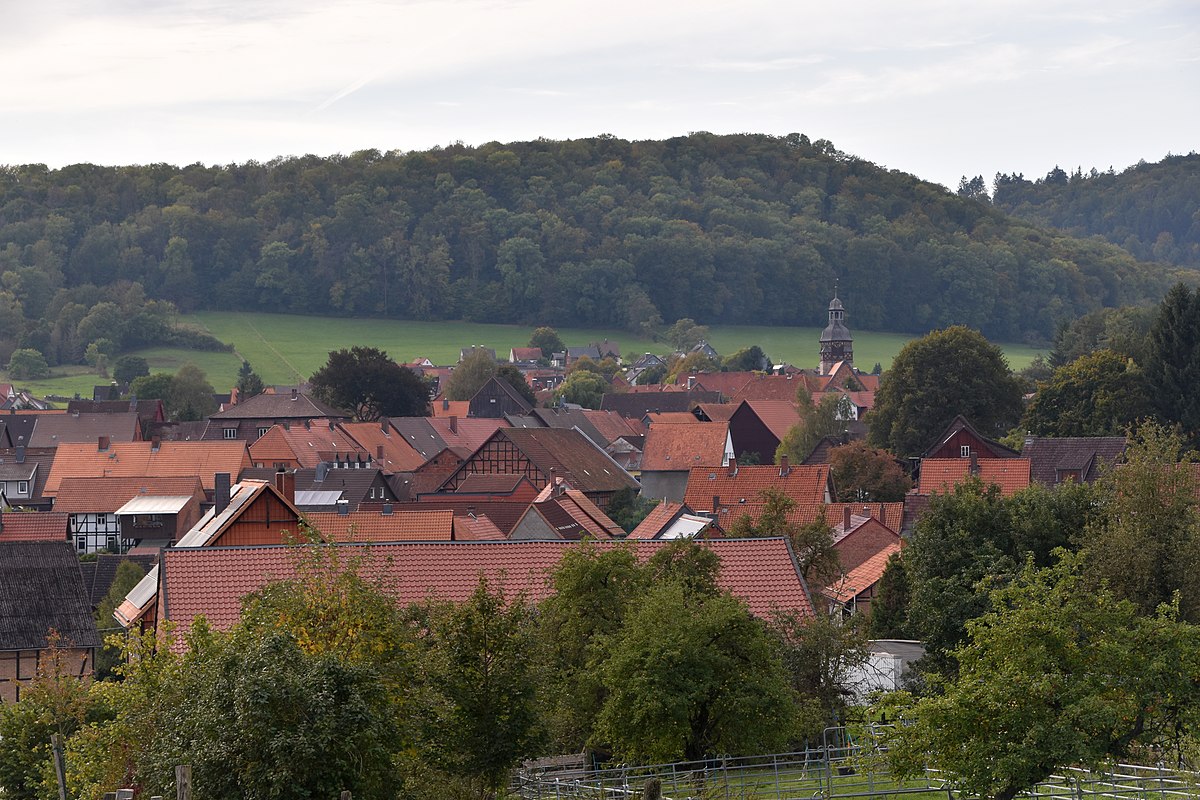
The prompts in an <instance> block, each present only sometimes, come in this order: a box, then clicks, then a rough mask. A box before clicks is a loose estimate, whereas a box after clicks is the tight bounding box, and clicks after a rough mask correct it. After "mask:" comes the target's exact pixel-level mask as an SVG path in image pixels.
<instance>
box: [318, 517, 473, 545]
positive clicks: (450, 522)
mask: <svg viewBox="0 0 1200 800" xmlns="http://www.w3.org/2000/svg"><path fill="white" fill-rule="evenodd" d="M305 518H306V519H307V520H308V523H309V524H310V525H311V526H312V527H313V528H314V529H315V530H317V531H320V533H321V536H322V538H324V539H325V540H326V541H334V542H449V541H452V540H453V538H454V512H453V511H450V510H443V511H428V510H420V511H395V510H394V511H393V512H392V513H391V514H380V513H377V512H370V511H354V512H351V513H349V514H337V513H309V514H306V515H305Z"/></svg>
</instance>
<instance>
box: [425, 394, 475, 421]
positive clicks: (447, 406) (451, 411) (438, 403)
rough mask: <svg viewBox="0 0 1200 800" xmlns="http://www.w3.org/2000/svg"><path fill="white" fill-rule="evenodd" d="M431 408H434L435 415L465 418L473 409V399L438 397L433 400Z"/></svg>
mask: <svg viewBox="0 0 1200 800" xmlns="http://www.w3.org/2000/svg"><path fill="white" fill-rule="evenodd" d="M430 408H432V409H433V416H434V417H437V418H441V417H458V418H459V419H465V418H466V416H467V412H469V411H470V410H471V401H470V400H445V399H442V398H438V399H436V400H434V401H433V403H432V404H431V406H430Z"/></svg>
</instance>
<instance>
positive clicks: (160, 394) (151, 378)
mask: <svg viewBox="0 0 1200 800" xmlns="http://www.w3.org/2000/svg"><path fill="white" fill-rule="evenodd" d="M171 381H172V378H171V375H170V374H169V373H166V372H156V373H154V374H153V375H142V376H140V377H137V378H134V379H133V383H131V384H129V394H130V395H132V396H133V397H136V398H138V399H139V400H162V401H164V403H165V402H166V399H167V397H168V396H169V395H170V393H171Z"/></svg>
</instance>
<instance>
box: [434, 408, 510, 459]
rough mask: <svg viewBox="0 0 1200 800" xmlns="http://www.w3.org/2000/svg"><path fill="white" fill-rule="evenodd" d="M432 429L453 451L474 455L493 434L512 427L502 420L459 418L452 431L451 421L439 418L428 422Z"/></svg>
mask: <svg viewBox="0 0 1200 800" xmlns="http://www.w3.org/2000/svg"><path fill="white" fill-rule="evenodd" d="M428 422H429V425H430V427H432V428H433V430H434V432H435V433H437V435H438V436H440V437H442V441H444V442H445V443H446V446H447V447H449V448H451V449H452V450H463V451H465V452H466V454H467V455H470V454H471V453H474V452H475V451H476V450H478V449H479V447H480V445H482V444H483V443H484V442H486V441H487V440H488V439H489V438H490V437H491V435H492V434H493V433H495V432H496V431H498V430H499V429H501V428H509V427H511V426H510V425H509V424H508V422H507V421H506V420H502V419H478V418H475V417H471V418H467V417H459V418H458V420H457V421H456V422H455V423H454V429H453V430H451V425H450V420H449V419H448V418H444V417H439V418H437V419H430V420H428Z"/></svg>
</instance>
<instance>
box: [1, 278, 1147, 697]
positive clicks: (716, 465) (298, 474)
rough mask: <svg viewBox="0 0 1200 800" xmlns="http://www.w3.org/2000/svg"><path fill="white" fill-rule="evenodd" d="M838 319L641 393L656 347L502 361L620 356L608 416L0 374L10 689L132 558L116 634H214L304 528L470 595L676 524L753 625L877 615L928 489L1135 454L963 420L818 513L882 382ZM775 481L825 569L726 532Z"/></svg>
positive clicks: (509, 400) (505, 388) (490, 398)
mask: <svg viewBox="0 0 1200 800" xmlns="http://www.w3.org/2000/svg"><path fill="white" fill-rule="evenodd" d="M845 313H846V310H845V309H844V308H843V306H842V303H841V301H840V300H838V299H837V298H836V297H835V298H834V300H833V301H832V302H831V303H830V306H829V320H828V325H827V327H826V328H825V330H824V331H823V333H822V335H821V337H820V341H819V343H817V344H818V347H819V361H818V366H817V367H815V368H801V367H795V366H791V365H773V366H774V368H773V369H770V370H754V371H743V372H698V373H689V372H681V373H679V374H678V375H677V376H676V377H675V380H674V381H673V382H671V383H668V384H653V385H639V384H638V382H637V378H638V376H639V375H640V374H641V373H643V372H644V371H645V370H647V369H650V368H652V367H656V366H659V365H661V364H662V359H660V358H658V357H657V356H654V355H648V354H647V355H640V356H638V357H635V358H632V359H630V358H629V357H628V354H622V353H621V352H620V348H619V347H618V345H617V344H616V343H614V342H608V341H604V342H598V343H594V344H592V345H590V346H588V347H586V348H575V347H571V348H567V349H566V350H565V351H564V352H561V353H555V354H554V356H553V357H552V358H551V359H550V363H549V365H547V364H546V363H545V360H544V359H542V354H541V352H540V350H538V349H537V348H513V349H512V350H511V351H510V352H509V353H508V354H507V355H508V361H509V362H511V363H512V364H513V365H515V366H516V367H517V368H518V369H519V370H520V371H521V372H522V374H523V375H524V376H525V377H526V380H527V381H528V383H529V385H530V387H531V388H532V389H533V390H534V391H535V392H536V393H538V396H539V399H540V398H546V397H549V395H550V392H552V390H553V389H555V388H556V387H557V386H559V384H560V383H561V382H562V381H563V378H564V375H565V374H566V372H567V370H568V369H569V368H570V366H571V365H572V363H573V362H575V361H577V360H578V359H580V358H583V357H585V356H586V357H589V358H591V359H593V360H594V361H597V362H599V361H602V360H604V359H607V358H612V359H615V360H618V361H621V360H622V359H625V361H622V364H623V366H624V367H625V369H624V372H623V373H622V376H620V377H617V378H615V379H614V383H616V384H618V386H617V387H616V388H617V390H614V391H612V392H611V393H608V394H605V395H604V397H603V401H602V404H601V406H600V408H599V409H598V410H592V409H586V408H579V407H571V406H566V405H561V404H559V405H556V406H551V407H534V406H533V405H531V404H530V403H529V402H528V400H527V399H526V398H525V397H523V396H522V395H521V394H520V393H518V392H516V391H515V390H514V389H513V388H512V386H511V385H509V384H507V383H506V382H505V381H503V380H500V379H499V378H492V379H490V380H489V381H488V382H487V383H486V384H484V385H483V387H482V388H481V389H480V390H479V391H478V392H477V393H476V394H475V396H474V397H472V398H471V399H470V400H464V401H451V400H448V399H445V398H444V397H443V396H442V393H441V391H440V388H439V384H441V385H444V383H445V382H446V380H447V379H448V377H449V376H450V375H451V373H452V371H453V369H454V367H452V366H436V365H434V364H432V363H431V362H429V361H428V360H426V359H419V360H417V361H415V362H414V363H411V364H408V365H407V366H408V367H410V368H411V369H413V370H414V371H416V372H418V373H419V374H421V375H423V376H424V377H426V378H427V379H428V380H430V382H431V384H432V385H433V386H434V387H435V388H434V393H435V395H434V399H433V402H432V412H433V413H432V416H429V417H405V418H383V419H380V420H378V421H374V422H355V421H352V418H351V415H350V414H349V413H348V412H346V411H343V410H339V409H335V408H330V407H328V406H326V405H324V404H323V403H321V402H319V401H318V400H316V399H315V398H313V397H311V396H309V394H308V393H307V392H306V390H305V387H304V386H290V387H269V388H268V390H267V391H266V392H264V393H262V394H259V395H256V396H254V397H251V398H248V399H241V398H239V397H238V396H237V394H236V392H234V393H233V394H232V395H229V396H224V397H221V398H219V400H220V401H221V405H220V410H219V411H218V412H216V413H214V414H212V415H211V416H210V417H209V418H208V419H207V420H203V421H200V422H195V423H171V422H168V421H167V419H166V417H165V414H164V409H163V405H162V402H161V401H158V400H142V401H139V400H131V399H116V398H112V397H110V396H109V392H110V389H109V387H97V397H96V398H94V399H92V400H79V401H74V402H71V403H70V404H68V406H67V407H66V408H65V409H61V410H47V409H44V408H35V407H31V406H33V405H34V404H33V403H32V402H25V400H22V397H23V395H22V393H21V392H20V391H19V390H17V389H15V388H14V387H11V386H0V394H2V395H3V404H4V405H3V407H2V409H0V494H2V497H0V618H2V619H4V620H5V622H6V624H5V625H3V626H0V700H3V701H7V702H11V701H13V700H15V699H18V698H19V696H20V693H21V688H22V686H23V685H25V684H27V682H28V681H29V680H31V679H32V678H33V677H34V675H35V673H36V670H37V667H38V664H39V661H40V659H42V658H43V657H44V652H45V649H46V647H47V634H48V632H49V631H51V630H55V631H57V632H58V633H59V634H60V635H61V637H62V641H63V642H65V643H69V649H70V653H71V657H72V664H73V669H75V670H76V671H77V672H78V674H79V675H81V676H87V675H89V674H90V673H91V671H92V669H93V663H94V659H95V654H96V649H97V647H98V646H99V644H100V635H99V633H98V631H97V626H96V624H95V622H94V621H93V611H94V609H95V607H96V605H97V604H98V603H99V602H100V600H101V599H102V598H104V597H105V595H106V594H107V593H108V589H109V586H110V585H111V583H112V581H113V577H114V574H115V572H116V569H117V566H118V564H120V563H121V562H122V561H126V560H132V561H134V562H136V563H137V564H139V565H140V567H141V568H142V569H143V570H144V571H145V577H144V578H143V579H142V581H141V583H140V584H138V585H137V587H136V588H135V589H134V590H133V591H132V592H130V593H129V594H128V595H127V596H126V597H125V599H124V601H123V602H122V603H121V604H120V605H119V607H118V608H117V609H116V612H115V622H114V624H116V622H119V623H120V625H122V626H125V627H126V628H137V629H147V628H154V627H155V626H157V625H161V624H163V623H164V622H166V621H171V622H173V623H176V624H178V625H181V626H184V627H186V626H187V625H189V624H190V623H191V622H192V620H194V619H195V618H196V617H198V616H200V615H203V616H205V617H206V618H207V619H208V620H209V622H210V623H212V624H213V625H215V626H216V627H218V628H228V627H229V626H231V625H232V624H233V623H234V622H235V621H236V618H237V615H238V610H239V602H240V598H242V597H243V596H244V595H246V594H247V593H249V592H252V591H254V590H256V589H258V588H260V587H261V586H262V585H263V584H264V583H265V582H267V581H268V580H272V579H280V578H286V577H287V576H288V575H290V574H292V572H293V571H294V569H295V563H294V561H293V560H292V559H291V558H290V557H289V544H290V543H293V542H295V541H297V540H301V539H303V538H304V537H305V536H306V535H309V534H308V533H307V532H308V531H311V532H312V533H311V535H313V536H315V537H316V538H317V539H318V540H319V541H321V542H324V543H329V544H331V545H336V546H339V547H347V548H363V549H368V550H370V551H371V552H372V553H373V554H377V555H378V556H379V558H377V559H375V560H374V561H373V563H375V564H378V565H380V566H379V569H382V570H385V571H388V572H389V574H390V575H391V577H392V578H395V580H389V581H388V582H387V585H390V586H395V587H397V588H396V592H397V597H396V599H397V601H398V602H402V603H407V602H410V601H419V600H423V599H425V598H427V597H430V596H433V597H438V598H442V599H447V600H461V599H465V598H466V597H467V596H468V595H469V594H470V593H471V592H472V590H473V589H474V588H475V586H476V585H477V582H478V579H479V575H480V574H483V575H485V576H488V577H489V578H491V579H496V580H501V579H502V580H503V581H505V582H506V585H507V586H508V588H509V589H511V590H513V591H524V592H526V593H527V595H528V597H529V598H530V599H532V600H538V599H541V598H542V597H544V596H545V595H546V594H547V593H548V591H549V590H550V588H549V586H548V584H547V580H546V578H547V575H548V574H549V573H550V571H551V570H553V568H554V567H555V565H556V564H557V563H558V561H559V559H560V558H561V557H562V555H563V553H564V552H566V551H567V550H568V549H569V548H571V547H574V546H576V544H575V543H577V542H579V541H581V540H583V539H589V540H592V541H594V542H596V543H597V546H599V547H613V546H630V547H632V548H633V549H634V551H635V552H636V553H637V555H638V557H639V558H646V557H649V555H650V554H652V553H653V552H654V551H655V550H656V549H657V548H660V547H662V546H663V544H664V543H665V542H667V541H670V540H673V539H679V538H692V539H696V540H699V541H701V542H703V544H704V546H706V547H710V548H711V549H712V551H713V552H714V553H715V554H716V555H717V556H718V557H719V559H720V563H721V567H720V575H719V579H720V582H721V584H722V587H723V588H726V589H728V590H730V591H731V592H732V593H734V594H736V595H738V596H740V597H742V598H743V599H744V600H745V601H746V603H747V605H748V606H749V608H750V610H751V611H752V612H753V613H755V614H759V615H762V616H766V615H769V614H770V613H771V612H772V611H774V610H786V611H790V612H794V613H797V614H801V615H812V614H823V613H841V614H855V613H869V609H870V604H871V600H872V597H873V596H874V594H875V591H876V588H877V584H878V582H879V580H880V578H881V576H882V574H883V571H884V568H885V566H886V564H887V562H888V559H889V558H891V557H892V556H893V555H894V554H897V553H901V552H902V551H903V548H904V546H905V537H906V536H907V535H908V534H909V533H910V532H911V530H912V526H913V523H914V521H915V520H916V519H917V518H919V516H920V515H921V513H922V511H923V510H924V509H925V508H926V507H927V505H928V502H929V499H930V497H931V496H932V495H933V494H934V493H937V492H944V491H946V490H947V489H948V488H950V487H953V486H954V485H955V484H957V483H959V482H961V481H962V480H964V479H966V478H968V477H970V476H977V477H979V478H980V479H981V480H982V481H983V482H984V483H985V484H995V485H996V486H998V487H999V489H1000V491H1001V493H1003V494H1005V495H1008V494H1011V493H1013V492H1016V491H1019V490H1020V489H1023V488H1025V487H1027V486H1029V485H1030V484H1031V483H1032V482H1039V483H1043V484H1047V485H1055V484H1058V483H1061V482H1064V481H1092V480H1094V479H1095V478H1096V476H1097V474H1098V470H1099V469H1100V468H1101V467H1102V466H1103V465H1105V464H1107V463H1111V462H1113V461H1114V460H1116V459H1117V458H1119V457H1120V456H1121V454H1122V452H1123V451H1124V449H1125V440H1124V438H1111V437H1110V438H1089V439H1036V438H1031V439H1030V440H1029V441H1028V442H1027V443H1026V445H1025V447H1024V448H1023V450H1022V451H1021V452H1020V453H1017V452H1015V451H1013V450H1011V449H1009V448H1008V447H1006V446H1004V445H1002V444H1000V443H999V442H996V441H993V440H991V439H988V438H986V437H985V436H983V435H981V434H980V433H979V432H978V431H977V430H976V429H975V428H974V427H972V425H971V421H970V420H967V419H964V418H961V417H959V418H957V419H955V420H954V422H953V423H952V424H951V425H950V426H949V427H948V428H947V429H946V430H945V431H944V432H943V433H942V434H941V435H940V436H939V437H937V439H936V440H934V441H931V442H930V443H929V446H928V449H927V450H926V451H925V453H924V454H923V456H922V457H921V458H919V459H914V460H912V463H906V464H904V468H905V469H906V470H910V471H911V472H912V474H913V475H914V477H915V479H916V482H915V486H914V488H913V490H912V491H911V492H909V493H908V494H907V495H906V496H905V498H904V499H903V501H899V502H882V503H881V502H840V503H839V502H834V498H835V496H836V491H835V489H836V487H835V486H834V483H833V479H832V477H831V469H830V453H831V451H832V450H833V449H835V448H836V447H838V446H840V445H843V444H845V443H847V442H849V441H851V440H857V439H861V438H863V437H864V435H865V433H866V423H865V421H864V419H863V417H864V416H865V415H866V413H867V412H868V411H870V410H871V408H872V406H873V403H874V396H875V392H876V390H877V389H878V388H879V375H877V374H868V373H865V372H863V371H860V370H859V369H857V368H856V367H855V364H854V354H853V337H852V335H851V333H850V330H849V329H848V327H847V326H846V323H845ZM697 347H698V348H700V349H701V350H703V349H704V348H708V349H710V350H711V348H710V347H709V345H707V344H706V343H701V344H700V345H697ZM478 350H479V348H465V349H464V350H463V353H462V357H464V358H465V357H468V356H471V355H473V354H475V353H477V352H478ZM487 355H488V357H490V358H493V359H494V358H495V357H496V354H495V353H494V352H491V351H487ZM711 355H716V354H715V352H714V353H712V354H711ZM801 388H803V391H798V390H799V389H801ZM830 395H834V396H837V397H838V398H839V399H840V400H843V401H842V402H841V403H840V405H839V408H840V409H841V412H840V413H839V418H840V420H841V422H842V423H843V425H842V431H841V433H840V434H839V435H834V436H828V437H825V438H823V439H821V440H820V441H819V442H817V443H816V445H815V446H814V447H813V448H812V450H811V453H809V454H808V456H807V457H806V458H804V459H803V460H800V461H799V463H791V462H790V461H789V459H788V458H786V457H784V458H781V459H780V463H772V462H773V461H774V457H775V453H776V450H777V449H778V448H779V445H780V443H781V441H783V439H784V437H785V436H786V434H787V432H788V431H789V429H791V428H792V427H793V426H795V425H796V424H797V423H798V422H800V420H801V417H802V415H801V408H800V406H799V403H800V402H802V400H801V399H800V398H803V397H805V396H808V397H811V398H812V402H813V403H819V402H820V401H821V399H822V398H825V397H828V396H830ZM26 399H28V398H26ZM30 400H31V399H30ZM772 493H774V494H775V495H776V496H778V495H782V496H784V497H786V498H787V499H788V500H789V501H790V510H789V511H788V522H790V523H794V524H797V525H805V524H808V523H812V522H814V521H816V520H818V519H820V518H822V517H823V518H824V519H825V520H826V521H827V522H828V524H829V525H830V526H831V528H832V531H833V540H834V546H835V548H836V550H837V553H838V557H839V560H840V564H841V570H840V574H839V575H838V576H836V577H835V578H834V579H833V580H830V581H829V582H828V583H826V584H825V585H810V584H809V583H808V582H806V580H805V578H804V575H803V571H802V569H801V568H800V566H799V564H798V562H797V558H796V554H795V552H794V551H793V549H792V544H791V543H790V542H789V540H788V539H787V538H786V537H773V538H772V537H768V538H731V537H729V536H728V534H729V532H730V530H731V529H732V528H733V527H734V526H735V525H736V524H738V523H739V520H748V521H749V522H751V523H753V522H756V521H757V520H758V518H759V517H760V516H761V515H762V513H763V511H764V506H765V503H766V502H767V500H766V498H768V497H770V496H772ZM635 496H640V497H642V498H645V499H648V500H653V501H657V503H658V504H657V505H656V506H655V507H654V508H653V510H652V511H650V513H649V514H648V516H645V518H644V520H643V521H642V522H641V523H640V524H639V525H637V527H636V528H634V529H633V530H632V532H629V533H627V532H626V531H625V530H623V529H622V527H621V526H620V525H619V524H617V522H615V521H614V520H613V519H612V517H611V516H610V512H611V511H612V509H613V508H614V506H615V505H618V504H622V503H628V501H629V499H630V498H631V497H635ZM622 541H627V542H630V544H626V545H619V543H620V542H622ZM80 556H87V557H88V558H87V559H85V560H83V561H82V562H81V560H80V558H79V557H80Z"/></svg>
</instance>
